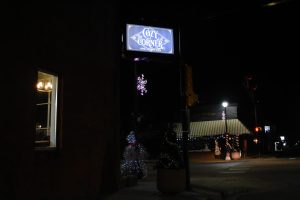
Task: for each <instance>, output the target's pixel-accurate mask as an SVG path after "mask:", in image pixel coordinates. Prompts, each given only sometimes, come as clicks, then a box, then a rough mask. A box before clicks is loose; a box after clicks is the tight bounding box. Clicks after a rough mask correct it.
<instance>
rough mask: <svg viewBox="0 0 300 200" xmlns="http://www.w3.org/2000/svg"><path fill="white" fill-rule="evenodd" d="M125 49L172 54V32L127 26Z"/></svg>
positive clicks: (169, 30) (132, 25)
mask: <svg viewBox="0 0 300 200" xmlns="http://www.w3.org/2000/svg"><path fill="white" fill-rule="evenodd" d="M126 33H127V38H126V42H127V44H126V49H127V50H128V51H141V52H151V53H162V54H174V41H173V30H172V29H167V28H158V27H150V26H141V25H134V24H127V27H126Z"/></svg>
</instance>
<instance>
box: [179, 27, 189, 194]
mask: <svg viewBox="0 0 300 200" xmlns="http://www.w3.org/2000/svg"><path fill="white" fill-rule="evenodd" d="M178 34H179V35H178V38H179V62H178V63H179V80H180V98H181V108H182V109H181V123H182V154H183V162H184V167H185V175H186V180H185V188H186V189H187V190H189V189H190V164H189V155H188V146H187V143H188V135H189V132H190V113H189V108H188V106H187V103H186V96H185V89H186V88H185V84H184V83H185V82H184V81H185V79H184V77H185V76H184V72H185V71H184V63H183V60H182V57H181V41H180V39H181V36H180V34H181V33H180V28H178Z"/></svg>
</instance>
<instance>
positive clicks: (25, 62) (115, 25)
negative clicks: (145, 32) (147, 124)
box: [0, 1, 121, 200]
mask: <svg viewBox="0 0 300 200" xmlns="http://www.w3.org/2000/svg"><path fill="white" fill-rule="evenodd" d="M6 12H7V14H8V15H7V19H9V20H7V21H6V22H7V23H5V24H4V26H5V27H4V29H3V30H4V33H5V37H4V47H5V49H6V51H5V54H4V60H3V63H2V64H3V65H2V66H1V70H0V71H1V83H2V86H4V87H3V93H2V94H3V95H1V96H2V98H1V105H2V106H3V109H2V111H1V115H2V117H3V118H2V122H1V131H0V132H1V136H0V144H1V145H0V146H1V153H0V159H1V163H2V164H1V166H0V171H1V173H0V175H1V178H0V199H3V200H4V199H66V200H67V199H99V198H101V196H103V195H105V194H107V193H111V192H113V191H115V190H117V189H118V187H119V179H120V176H119V173H120V149H119V148H120V147H119V146H120V145H119V141H120V138H119V137H120V136H119V121H120V120H119V116H120V113H119V112H120V111H119V110H120V109H119V60H120V55H121V53H120V49H121V48H120V30H119V29H120V28H119V26H120V23H119V6H118V4H117V3H116V2H114V1H111V2H110V3H109V4H107V5H103V4H102V3H82V4H76V3H74V4H69V5H63V4H61V5H44V4H40V5H36V4H34V5H31V4H30V3H29V4H26V5H20V6H18V7H15V6H11V7H8V8H7V9H6V11H5V13H6ZM6 25H7V26H6ZM6 61H7V62H6ZM4 63H5V64H4Z"/></svg>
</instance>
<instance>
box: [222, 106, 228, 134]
mask: <svg viewBox="0 0 300 200" xmlns="http://www.w3.org/2000/svg"><path fill="white" fill-rule="evenodd" d="M222 106H223V107H224V120H225V133H227V132H228V131H227V112H226V108H227V106H228V102H227V101H224V102H223V103H222Z"/></svg>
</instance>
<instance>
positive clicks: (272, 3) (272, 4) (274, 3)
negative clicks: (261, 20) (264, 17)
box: [266, 2, 279, 6]
mask: <svg viewBox="0 0 300 200" xmlns="http://www.w3.org/2000/svg"><path fill="white" fill-rule="evenodd" d="M277 4H279V3H278V2H270V3H267V4H266V6H275V5H277Z"/></svg>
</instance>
